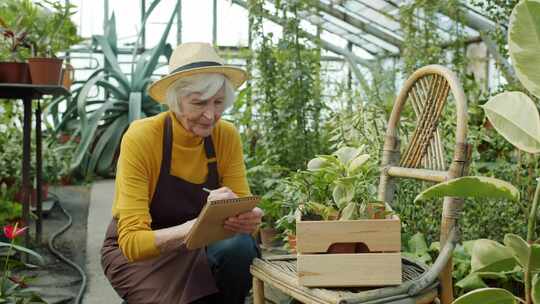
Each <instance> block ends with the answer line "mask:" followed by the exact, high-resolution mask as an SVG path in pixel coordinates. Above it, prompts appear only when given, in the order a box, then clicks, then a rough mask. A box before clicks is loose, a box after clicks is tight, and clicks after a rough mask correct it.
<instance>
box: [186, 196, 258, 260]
mask: <svg viewBox="0 0 540 304" xmlns="http://www.w3.org/2000/svg"><path fill="white" fill-rule="evenodd" d="M260 200H261V198H260V197H258V196H247V197H241V198H232V199H225V200H217V201H209V202H207V203H206V205H205V206H204V207H203V209H202V211H201V213H200V214H199V217H197V220H196V221H195V224H193V227H191V230H190V231H189V233H188V235H187V237H186V247H187V248H188V249H191V250H192V249H197V248H201V247H203V246H206V245H208V244H211V243H213V242H216V241H220V240H224V239H227V238H230V237H232V236H233V235H234V234H235V232H232V231H229V230H226V229H225V228H223V224H224V223H225V220H226V219H227V218H229V217H231V216H236V215H238V214H241V213H244V212H247V211H250V210H251V209H253V208H255V206H257V203H259V201H260Z"/></svg>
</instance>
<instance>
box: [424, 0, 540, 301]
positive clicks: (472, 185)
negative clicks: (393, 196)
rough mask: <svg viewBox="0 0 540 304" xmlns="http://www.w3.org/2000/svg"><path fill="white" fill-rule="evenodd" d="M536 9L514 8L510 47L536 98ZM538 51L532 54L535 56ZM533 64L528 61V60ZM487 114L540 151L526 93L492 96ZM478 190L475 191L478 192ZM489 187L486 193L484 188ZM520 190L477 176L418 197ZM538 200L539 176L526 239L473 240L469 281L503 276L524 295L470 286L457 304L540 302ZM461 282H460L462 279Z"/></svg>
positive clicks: (536, 119)
mask: <svg viewBox="0 0 540 304" xmlns="http://www.w3.org/2000/svg"><path fill="white" fill-rule="evenodd" d="M539 13H540V1H538V0H522V1H520V2H519V4H518V5H516V6H515V8H514V10H513V11H512V15H511V17H510V28H509V36H508V37H509V46H510V56H511V57H512V59H513V61H514V64H515V67H516V71H519V72H517V75H518V78H519V79H520V81H521V82H522V84H523V85H524V86H525V88H527V89H528V91H529V92H530V93H532V94H533V95H535V96H536V97H540V90H539V88H540V77H538V73H537V66H536V65H534V62H537V63H538V58H537V57H538V56H537V54H539V53H540V40H538V39H536V40H534V39H533V40H532V41H531V40H529V39H525V38H524V37H526V35H527V32H528V31H530V28H531V27H532V28H533V29H535V30H536V33H538V32H540V20H538V19H537V18H534V17H533V16H538V14H539ZM534 54H536V56H535V55H534ZM531 63H532V64H531ZM484 110H485V111H486V115H487V118H488V119H489V121H490V122H491V124H492V125H493V126H494V128H495V130H497V132H499V133H500V134H501V135H502V136H503V137H504V138H505V139H506V140H508V141H509V142H510V143H511V144H512V145H514V146H515V147H517V148H519V149H520V150H523V151H525V152H529V153H538V152H540V150H539V147H540V116H539V115H538V110H537V108H536V105H535V104H534V102H533V101H532V100H531V98H530V97H528V96H527V95H525V94H523V93H519V92H505V93H501V94H499V95H497V96H495V97H493V98H491V99H490V101H489V102H488V103H486V104H485V105H484ZM476 190H479V191H476ZM486 190H489V191H486ZM518 193H519V192H518V190H517V189H516V188H515V187H514V186H512V185H510V184H508V183H506V182H504V181H500V180H496V179H486V178H478V177H472V178H471V177H464V178H460V179H457V180H452V181H449V182H445V183H442V184H438V185H435V186H433V187H431V188H430V189H427V190H425V191H424V192H423V193H421V194H420V195H419V196H418V197H417V198H418V199H423V198H425V197H430V196H436V197H442V196H458V197H470V196H475V195H478V194H480V195H482V196H484V197H495V198H499V197H505V198H508V199H510V200H513V201H517V200H519V195H518ZM539 199H540V180H538V179H537V187H536V192H535V195H534V198H533V201H532V203H531V205H530V207H529V218H528V226H527V239H526V240H524V239H522V238H521V237H520V236H519V235H516V234H507V235H506V236H505V238H504V245H502V244H499V243H497V242H495V241H491V240H478V241H476V242H475V245H474V247H473V252H472V260H471V274H470V275H469V276H468V278H466V279H468V280H469V281H474V282H476V283H477V285H480V286H481V287H487V284H485V282H484V281H483V279H493V278H497V279H502V280H507V279H508V278H509V277H511V278H514V279H515V280H517V281H522V282H523V284H524V296H525V299H524V300H523V299H521V298H519V297H517V296H514V295H513V294H512V293H510V292H509V291H507V290H505V289H501V288H485V289H479V290H474V291H472V292H470V293H467V294H465V295H463V296H461V297H459V298H458V299H457V300H456V301H455V303H458V304H466V303H479V301H480V302H482V303H495V302H494V301H497V302H496V303H516V302H518V301H519V302H524V303H527V304H530V303H540V292H539V291H540V278H539V276H540V244H537V243H536V241H537V239H536V238H537V235H536V232H535V228H536V220H537V217H538V205H539V203H538V201H539ZM462 283H463V282H462Z"/></svg>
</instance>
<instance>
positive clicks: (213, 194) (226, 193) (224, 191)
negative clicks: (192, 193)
mask: <svg viewBox="0 0 540 304" xmlns="http://www.w3.org/2000/svg"><path fill="white" fill-rule="evenodd" d="M237 197H238V195H236V193H234V192H232V190H231V189H229V188H228V187H221V188H219V189H216V190H212V191H210V194H209V195H208V199H207V200H208V201H217V200H224V199H230V198H237Z"/></svg>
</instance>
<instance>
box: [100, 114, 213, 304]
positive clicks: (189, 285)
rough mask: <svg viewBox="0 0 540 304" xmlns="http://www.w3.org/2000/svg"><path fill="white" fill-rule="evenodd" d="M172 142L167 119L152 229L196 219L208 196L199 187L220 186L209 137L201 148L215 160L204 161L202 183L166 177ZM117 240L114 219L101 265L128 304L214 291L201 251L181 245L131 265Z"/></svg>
mask: <svg viewBox="0 0 540 304" xmlns="http://www.w3.org/2000/svg"><path fill="white" fill-rule="evenodd" d="M172 138H173V137H172V126H171V118H170V116H167V117H166V118H165V127H164V131H163V158H162V162H161V169H160V173H159V179H158V183H157V187H156V191H155V193H154V195H153V197H152V201H151V204H150V216H151V218H152V224H151V226H152V230H156V229H162V228H167V227H171V226H176V225H180V224H182V223H184V222H186V221H189V220H191V219H194V218H196V217H197V216H198V215H199V213H200V211H201V209H202V207H203V202H206V199H207V197H208V193H206V192H205V191H203V190H202V187H207V188H209V189H216V188H218V184H219V181H218V172H217V163H216V161H215V152H214V145H213V142H212V138H211V137H210V136H209V137H206V138H205V139H204V148H205V152H206V157H207V159H208V160H212V159H213V160H214V161H213V162H209V163H208V178H207V180H206V182H205V183H203V184H193V183H189V182H187V181H185V180H183V179H181V178H178V177H176V176H173V175H171V174H170V173H169V171H170V167H171V151H172ZM186 161H189V160H186ZM117 239H118V233H117V221H116V219H113V220H112V221H111V223H110V225H109V228H108V229H107V234H106V236H105V241H104V243H103V248H102V249H101V264H102V267H103V270H104V272H105V275H106V276H107V278H108V279H109V281H110V283H111V285H112V286H113V288H114V289H115V290H116V292H117V293H118V294H119V295H120V297H122V299H124V300H126V301H127V302H128V303H129V304H139V303H145V304H146V303H148V304H150V303H167V304H168V303H179V304H184V303H190V302H192V301H194V300H196V299H199V298H201V297H204V296H207V295H209V294H212V293H215V292H217V291H218V289H217V287H216V285H215V282H214V278H213V276H212V272H211V270H210V267H209V265H208V260H207V257H206V252H205V250H202V249H198V250H187V249H186V248H185V246H182V248H180V249H179V250H177V251H173V252H168V253H164V254H161V255H159V256H158V257H155V258H151V259H148V260H144V261H139V262H131V263H130V262H129V261H128V260H127V259H126V257H125V256H124V255H123V253H122V251H121V249H120V248H119V247H118V240H117Z"/></svg>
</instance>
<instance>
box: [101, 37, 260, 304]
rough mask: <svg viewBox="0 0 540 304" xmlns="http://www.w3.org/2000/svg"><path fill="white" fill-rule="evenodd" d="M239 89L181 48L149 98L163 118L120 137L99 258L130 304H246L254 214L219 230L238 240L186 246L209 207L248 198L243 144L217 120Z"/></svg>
mask: <svg viewBox="0 0 540 304" xmlns="http://www.w3.org/2000/svg"><path fill="white" fill-rule="evenodd" d="M245 79H246V73H245V71H243V70H242V69H239V68H235V67H232V66H227V65H224V64H223V60H222V59H221V58H220V57H219V56H218V55H217V54H216V52H215V51H214V49H213V48H212V47H211V46H210V45H209V44H206V43H185V44H182V45H179V46H178V47H177V48H176V49H175V51H174V52H173V54H172V55H171V59H170V62H169V75H167V76H166V77H164V78H162V79H160V80H159V81H157V82H155V83H154V84H152V85H151V86H150V88H149V95H150V96H151V97H152V98H153V99H155V100H156V101H158V102H166V103H167V105H168V107H169V111H167V112H164V113H161V114H159V115H156V116H153V117H149V118H145V119H141V120H138V121H135V122H133V123H132V124H131V125H130V127H129V129H128V130H127V131H126V133H125V134H124V137H123V139H122V144H121V149H120V157H119V160H118V168H117V173H116V191H115V199H114V203H113V207H112V215H113V219H112V221H111V224H110V225H109V228H108V230H107V234H106V237H105V241H104V244H103V248H102V251H101V253H102V266H103V270H104V272H105V275H106V276H107V278H108V279H109V281H110V283H111V285H112V286H113V288H114V289H115V290H116V292H117V293H118V294H119V295H120V296H121V297H122V298H123V299H124V300H126V301H127V302H128V303H130V304H136V303H166V304H169V303H175V304H176V303H244V299H245V297H246V295H247V293H248V291H249V289H250V288H251V276H250V274H249V265H250V263H251V261H252V260H253V258H255V257H256V256H257V255H258V252H259V251H258V248H257V245H256V243H255V242H254V240H253V238H252V237H251V235H250V234H251V233H252V232H254V231H255V229H256V228H257V226H258V225H259V223H260V221H261V216H262V212H261V210H260V209H258V208H255V209H253V210H252V211H249V212H246V213H243V214H240V215H238V216H236V217H231V218H228V219H227V220H226V222H225V223H224V228H225V229H229V230H232V231H235V232H237V233H236V234H235V236H234V237H232V238H229V239H226V240H223V241H220V242H216V243H213V244H211V245H209V246H207V247H206V248H204V249H197V250H188V249H187V248H186V247H185V244H184V239H185V237H186V235H187V232H188V231H189V230H190V228H191V227H192V225H193V224H194V221H195V220H196V218H197V216H198V215H199V212H200V211H201V209H202V207H203V205H204V204H205V203H206V201H207V200H217V199H227V198H235V197H241V196H246V195H249V188H248V184H247V181H246V170H245V166H244V161H243V154H242V145H241V142H240V136H239V134H238V131H237V130H236V129H235V128H234V126H233V125H232V124H231V123H229V122H226V121H224V120H220V117H221V115H222V113H223V111H225V109H227V108H228V107H229V106H231V104H232V102H233V100H234V98H235V93H234V90H235V88H238V87H239V86H240V85H241V84H242V83H243V82H244V81H245ZM203 187H206V188H209V189H213V191H211V192H210V193H207V192H205V191H203Z"/></svg>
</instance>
